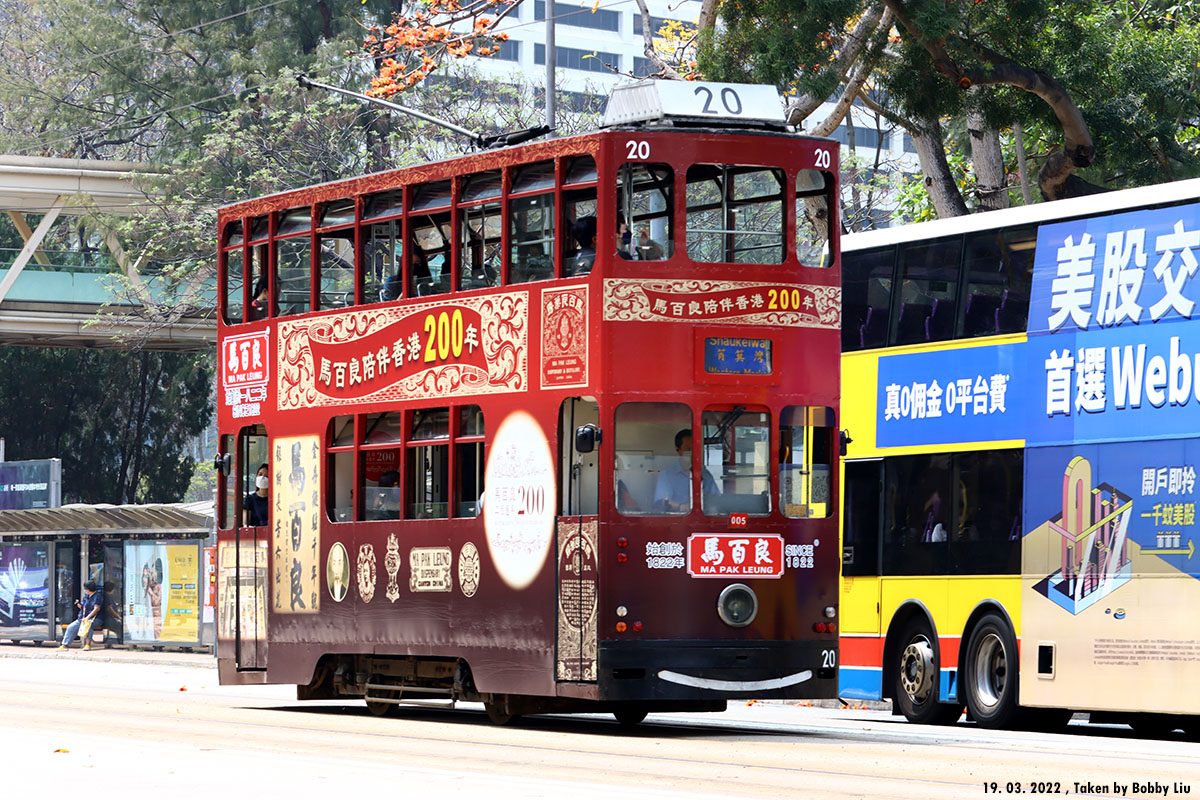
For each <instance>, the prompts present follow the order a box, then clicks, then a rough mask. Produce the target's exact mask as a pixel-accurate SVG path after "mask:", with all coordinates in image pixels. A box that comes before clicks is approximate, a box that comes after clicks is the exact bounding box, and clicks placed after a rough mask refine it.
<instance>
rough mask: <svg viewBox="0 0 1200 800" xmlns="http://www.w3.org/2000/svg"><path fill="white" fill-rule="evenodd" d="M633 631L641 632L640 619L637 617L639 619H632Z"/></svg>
mask: <svg viewBox="0 0 1200 800" xmlns="http://www.w3.org/2000/svg"><path fill="white" fill-rule="evenodd" d="M633 632H634V633H641V632H642V621H641V620H640V619H639V620H636V621H634V623H633Z"/></svg>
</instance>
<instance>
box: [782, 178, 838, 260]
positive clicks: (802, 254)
mask: <svg viewBox="0 0 1200 800" xmlns="http://www.w3.org/2000/svg"><path fill="white" fill-rule="evenodd" d="M816 177H820V179H821V180H820V183H819V185H818V183H817V181H816V180H815V178H816ZM792 179H793V180H794V181H795V183H796V193H795V201H796V241H795V245H796V260H797V261H799V262H800V265H801V266H802V267H810V268H816V269H826V268H829V267H832V266H833V259H832V258H831V257H830V243H829V242H830V239H831V238H832V237H833V235H834V232H833V220H834V215H833V214H831V213H830V210H829V209H830V206H831V202H830V191H829V190H830V187H831V186H832V185H833V179H832V177H831V176H830V175H829V173H827V172H821V171H819V170H815V169H802V170H800V171H798V172H797V173H796V174H795V176H794V177H793V178H792ZM817 200H821V201H823V203H821V204H818V203H817V202H816V201H817ZM810 203H811V206H810ZM819 227H823V228H824V230H823V231H821V230H818V228H819ZM806 233H807V234H808V235H807V236H805V234H806ZM822 234H823V235H822ZM818 240H819V241H820V242H821V244H820V245H817V244H814V242H816V241H818Z"/></svg>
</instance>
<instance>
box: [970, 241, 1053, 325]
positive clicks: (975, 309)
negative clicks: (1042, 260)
mask: <svg viewBox="0 0 1200 800" xmlns="http://www.w3.org/2000/svg"><path fill="white" fill-rule="evenodd" d="M1036 244H1037V228H1034V227H1029V228H1016V229H1013V230H1003V231H987V232H984V233H977V234H974V235H971V236H968V237H967V243H966V248H965V249H966V252H965V255H964V258H963V260H964V261H965V263H966V269H965V274H966V281H967V292H966V300H965V303H966V307H965V308H964V311H963V327H962V336H964V337H966V338H971V337H974V336H990V335H993V334H997V333H1021V332H1023V331H1024V330H1025V322H1026V318H1027V317H1028V315H1029V290H1030V287H1031V285H1032V283H1033V248H1034V246H1035V245H1036Z"/></svg>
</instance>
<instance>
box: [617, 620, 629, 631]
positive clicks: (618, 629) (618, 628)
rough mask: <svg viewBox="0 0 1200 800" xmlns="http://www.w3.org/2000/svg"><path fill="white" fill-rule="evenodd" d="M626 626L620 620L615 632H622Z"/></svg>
mask: <svg viewBox="0 0 1200 800" xmlns="http://www.w3.org/2000/svg"><path fill="white" fill-rule="evenodd" d="M627 627H628V626H627V625H626V624H625V623H624V622H623V621H622V622H618V623H617V633H624V632H625V630H626V628H627Z"/></svg>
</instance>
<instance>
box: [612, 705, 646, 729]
mask: <svg viewBox="0 0 1200 800" xmlns="http://www.w3.org/2000/svg"><path fill="white" fill-rule="evenodd" d="M613 716H614V717H616V718H617V722H618V723H620V725H621V727H622V728H632V727H633V726H634V725H637V724H638V723H639V722H641V721H642V720H644V719H645V718H646V710H645V709H643V708H622V709H621V710H619V711H614V712H613Z"/></svg>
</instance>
